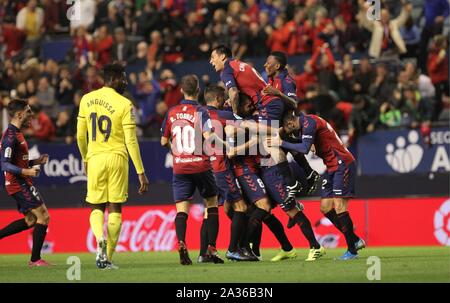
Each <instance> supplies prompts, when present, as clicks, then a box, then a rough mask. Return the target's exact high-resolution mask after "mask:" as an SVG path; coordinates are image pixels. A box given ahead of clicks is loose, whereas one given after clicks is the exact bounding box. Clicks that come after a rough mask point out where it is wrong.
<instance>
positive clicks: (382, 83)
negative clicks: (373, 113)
mask: <svg viewBox="0 0 450 303" xmlns="http://www.w3.org/2000/svg"><path fill="white" fill-rule="evenodd" d="M393 82H394V81H393V80H392V78H391V77H390V76H389V71H388V69H387V66H386V65H385V64H384V63H379V64H378V65H377V67H376V69H375V81H374V82H373V83H372V84H371V85H370V87H369V95H370V96H371V97H372V98H374V99H375V100H376V102H377V104H382V103H383V102H385V101H386V100H390V99H391V96H392V92H393V90H394V86H395V84H393Z"/></svg>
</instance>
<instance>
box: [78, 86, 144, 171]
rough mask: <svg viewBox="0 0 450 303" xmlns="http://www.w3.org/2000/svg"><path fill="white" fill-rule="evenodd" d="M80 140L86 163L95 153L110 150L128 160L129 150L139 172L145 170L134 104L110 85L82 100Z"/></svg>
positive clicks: (79, 120) (81, 151)
mask: <svg viewBox="0 0 450 303" xmlns="http://www.w3.org/2000/svg"><path fill="white" fill-rule="evenodd" d="M77 143H78V147H79V149H80V153H81V156H82V158H83V161H85V162H86V161H88V160H89V158H90V157H92V156H94V155H97V154H108V153H114V154H118V155H121V156H123V157H125V158H126V159H128V153H129V154H130V157H131V160H132V161H133V164H134V167H135V168H136V172H137V173H138V174H142V173H143V172H144V166H143V164H142V159H141V154H140V151H139V144H138V142H137V137H136V121H135V115H134V110H133V104H132V103H131V101H130V100H128V99H127V98H125V97H123V96H122V95H120V94H119V93H117V92H116V91H115V90H114V89H112V88H110V87H102V88H100V89H98V90H95V91H92V92H90V93H88V94H86V95H84V96H83V98H82V99H81V102H80V110H79V112H78V122H77ZM127 151H128V152H127Z"/></svg>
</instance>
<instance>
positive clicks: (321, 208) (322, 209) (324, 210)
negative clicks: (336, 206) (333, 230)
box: [320, 205, 333, 214]
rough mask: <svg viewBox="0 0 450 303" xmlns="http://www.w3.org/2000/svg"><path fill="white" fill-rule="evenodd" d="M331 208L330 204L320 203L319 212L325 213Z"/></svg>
mask: <svg viewBox="0 0 450 303" xmlns="http://www.w3.org/2000/svg"><path fill="white" fill-rule="evenodd" d="M332 208H333V206H332V205H320V212H321V213H322V214H326V213H328V212H329V211H331V209H332Z"/></svg>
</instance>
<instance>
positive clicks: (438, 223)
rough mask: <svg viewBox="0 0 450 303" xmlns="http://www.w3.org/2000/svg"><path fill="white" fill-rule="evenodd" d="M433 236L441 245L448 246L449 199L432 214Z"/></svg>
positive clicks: (449, 231) (449, 227)
mask: <svg viewBox="0 0 450 303" xmlns="http://www.w3.org/2000/svg"><path fill="white" fill-rule="evenodd" d="M434 236H435V237H436V239H437V240H438V242H439V243H441V244H442V245H446V246H450V199H448V200H446V201H444V203H442V205H441V206H440V207H439V209H438V210H436V212H435V213H434Z"/></svg>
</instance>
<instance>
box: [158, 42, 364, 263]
mask: <svg viewBox="0 0 450 303" xmlns="http://www.w3.org/2000/svg"><path fill="white" fill-rule="evenodd" d="M210 63H211V64H212V65H213V67H214V69H215V70H216V71H217V72H219V73H220V77H221V80H222V81H223V83H224V84H225V87H226V89H227V91H228V97H229V99H228V100H226V101H225V90H224V89H223V88H221V87H220V86H214V85H211V86H208V87H206V88H205V92H204V100H205V103H206V107H205V106H202V105H200V104H198V97H199V92H200V88H199V81H198V79H197V77H196V76H195V75H187V76H184V77H183V79H182V80H181V89H182V92H183V94H184V100H183V101H182V102H181V103H180V104H179V105H177V106H174V107H172V108H171V109H170V110H169V112H168V113H167V116H166V119H165V120H164V122H163V126H162V130H161V131H162V137H161V145H163V146H167V147H168V148H170V149H171V152H172V154H173V172H174V174H173V194H174V199H175V202H176V207H177V216H176V219H175V227H176V233H177V237H178V241H179V249H178V251H179V254H180V263H181V264H183V265H189V264H192V261H191V259H190V257H189V254H188V250H187V246H186V240H185V239H186V224H187V218H188V213H189V204H190V201H191V200H192V197H193V194H194V192H195V190H196V189H198V190H199V193H200V195H201V196H202V197H203V198H204V200H205V206H206V210H205V217H204V221H203V224H202V228H201V249H200V255H199V258H198V262H214V263H223V260H222V259H221V258H220V257H219V256H218V254H217V249H216V247H215V246H216V239H217V235H218V226H219V222H218V206H219V205H223V207H224V211H225V213H226V214H227V216H228V217H229V218H230V219H231V221H232V223H231V234H230V242H229V247H228V251H227V252H226V258H227V259H230V260H234V261H258V260H260V258H261V256H260V252H259V242H260V239H261V231H262V223H264V224H266V225H267V227H268V228H269V229H270V231H271V232H272V233H273V234H274V235H275V237H276V238H277V240H278V241H279V243H280V245H281V250H280V252H279V253H278V254H277V255H276V256H275V257H274V258H273V259H272V261H280V260H283V259H289V258H295V257H296V256H297V253H296V251H295V249H294V248H293V246H292V244H291V243H290V242H289V240H288V238H287V236H286V233H285V230H284V228H283V226H282V224H281V222H280V221H279V220H278V219H277V218H276V217H275V216H274V215H273V214H271V213H270V211H271V209H272V208H274V207H275V206H277V205H279V206H280V207H281V208H282V209H283V210H284V212H285V213H286V214H287V215H288V216H289V218H290V223H289V224H290V225H291V226H292V225H298V226H299V228H300V231H301V232H302V234H303V235H304V236H305V238H306V239H307V241H308V242H309V246H310V251H309V254H308V256H307V258H306V261H315V260H317V259H318V258H320V257H322V256H323V255H324V254H325V249H324V248H323V247H322V246H321V245H320V244H319V243H318V241H317V239H316V238H315V235H314V232H313V230H312V227H311V223H310V221H309V220H308V218H307V217H306V216H305V214H304V213H303V205H302V204H301V203H298V202H297V200H296V196H297V195H299V194H301V193H311V192H313V191H314V190H315V185H316V182H317V181H318V179H319V176H318V174H317V173H316V172H314V171H313V170H312V169H311V167H310V166H309V164H308V162H307V161H306V159H305V156H304V155H305V154H307V153H308V152H309V151H310V149H311V148H312V146H314V150H315V153H316V155H317V156H319V157H320V158H322V159H323V161H324V164H325V165H326V166H327V171H326V173H325V175H324V180H323V186H322V200H321V211H322V212H323V213H324V215H325V216H326V217H327V218H328V219H330V221H331V222H332V223H333V224H334V225H335V226H336V227H337V228H338V229H339V230H340V231H341V232H342V233H343V234H344V236H345V239H346V242H347V246H348V250H347V251H346V252H345V254H344V255H343V256H341V257H340V258H339V259H340V260H350V259H354V258H356V257H357V256H358V253H357V251H358V250H360V249H362V248H363V247H365V243H364V241H363V240H362V239H361V238H359V237H358V236H357V235H356V234H355V233H354V229H353V223H352V220H351V218H350V215H349V213H348V211H347V204H348V198H351V197H353V196H354V183H355V173H356V166H355V159H354V157H353V156H352V154H351V153H350V152H349V151H348V150H347V149H346V147H345V146H344V144H343V143H342V142H341V140H340V139H339V137H338V135H337V134H336V133H335V131H334V130H333V128H332V127H331V126H330V125H329V124H328V123H327V122H326V121H324V120H323V119H322V118H320V117H318V116H315V115H304V114H303V113H301V112H298V111H297V110H296V108H297V98H296V95H295V84H294V82H293V80H292V79H291V78H290V76H289V75H288V73H287V70H286V64H287V59H286V56H285V55H284V54H283V53H280V52H274V53H272V54H271V55H270V56H269V57H268V58H267V61H266V63H265V68H266V71H267V74H268V76H269V84H267V83H266V82H265V81H264V80H263V78H262V77H261V76H260V75H259V74H258V72H257V71H255V69H254V68H252V67H251V66H250V65H248V64H246V63H244V62H241V61H238V60H236V59H234V58H232V54H231V51H230V49H229V48H227V47H226V46H223V45H221V46H218V47H216V48H214V49H213V50H212V53H211V58H210ZM280 123H281V125H280ZM280 126H281V127H280ZM203 141H206V142H210V144H202V143H203ZM205 146H206V148H205ZM208 146H209V147H210V148H209V149H208V148H207V147H208ZM211 147H212V148H211ZM287 153H291V154H292V155H293V157H294V159H295V161H296V163H297V165H299V166H300V167H301V169H303V170H304V172H305V175H306V176H307V178H306V179H307V180H306V182H304V184H303V186H304V187H305V188H304V189H302V184H301V183H300V182H299V181H298V180H296V178H295V177H294V176H293V174H292V172H291V170H290V167H289V164H288V161H287V157H286V154H287Z"/></svg>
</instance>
